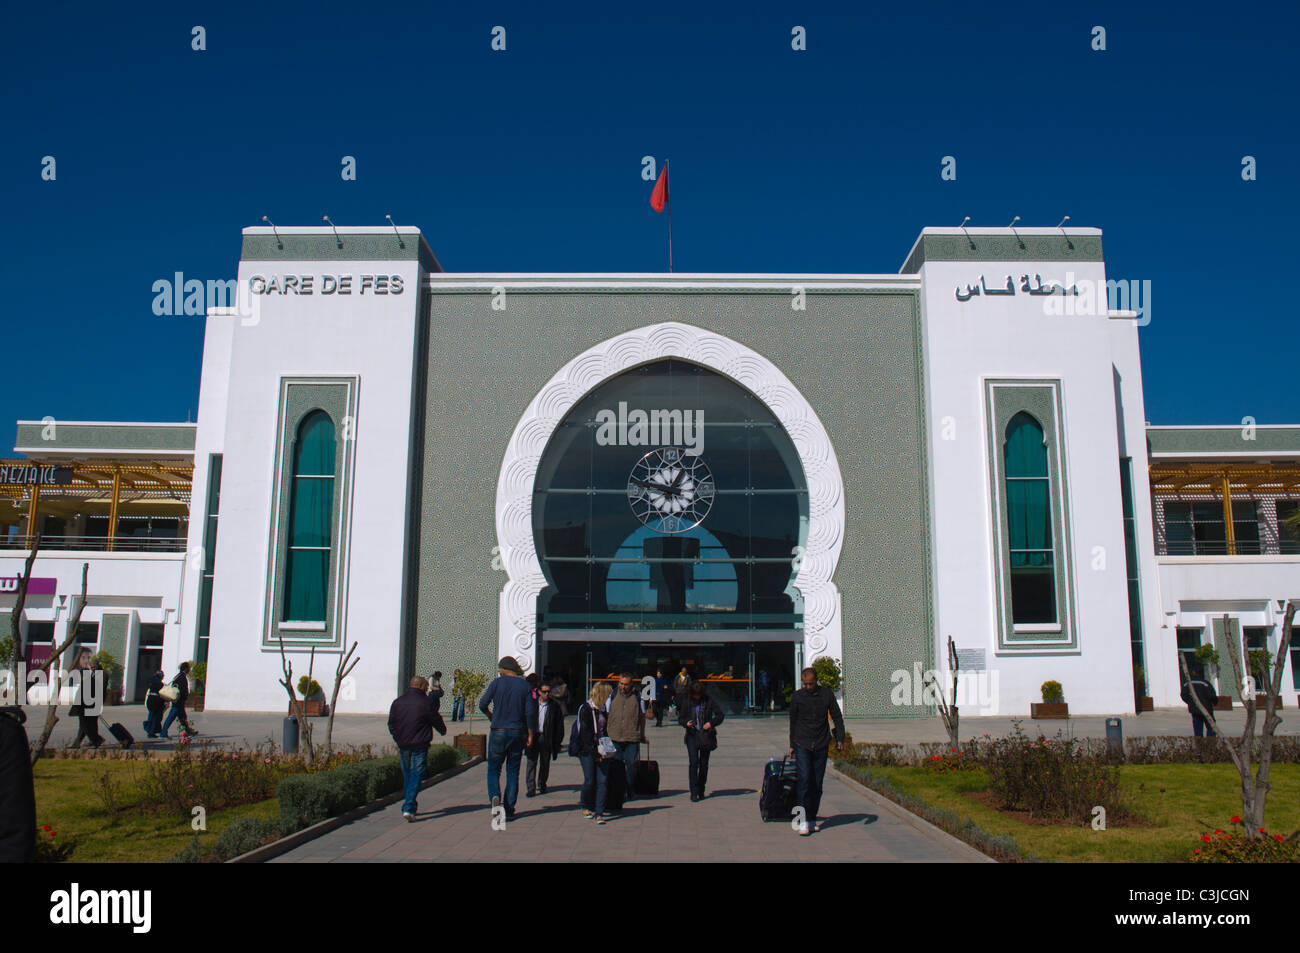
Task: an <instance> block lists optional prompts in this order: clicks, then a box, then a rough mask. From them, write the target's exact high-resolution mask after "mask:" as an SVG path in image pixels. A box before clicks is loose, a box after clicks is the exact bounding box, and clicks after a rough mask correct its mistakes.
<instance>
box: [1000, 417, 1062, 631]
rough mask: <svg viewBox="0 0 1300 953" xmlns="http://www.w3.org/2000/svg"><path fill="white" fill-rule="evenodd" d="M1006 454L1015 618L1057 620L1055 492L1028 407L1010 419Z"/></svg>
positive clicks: (1039, 433) (1037, 428) (1040, 435)
mask: <svg viewBox="0 0 1300 953" xmlns="http://www.w3.org/2000/svg"><path fill="white" fill-rule="evenodd" d="M1002 459H1003V462H1004V465H1005V467H1004V469H1005V474H1006V483H1007V487H1006V489H1007V540H1008V548H1009V549H1010V555H1011V621H1012V623H1013V624H1017V625H1025V624H1029V625H1032V624H1043V623H1048V624H1050V623H1054V622H1056V567H1055V564H1054V561H1053V545H1052V498H1051V481H1050V479H1049V474H1048V464H1047V446H1046V443H1045V442H1044V439H1043V428H1042V425H1040V424H1039V423H1038V421H1037V420H1035V419H1034V418H1033V417H1032V416H1030V415H1029V414H1027V413H1023V412H1021V413H1018V414H1016V415H1015V416H1014V417H1012V418H1011V420H1010V422H1009V423H1008V424H1007V430H1006V443H1004V444H1003V447H1002Z"/></svg>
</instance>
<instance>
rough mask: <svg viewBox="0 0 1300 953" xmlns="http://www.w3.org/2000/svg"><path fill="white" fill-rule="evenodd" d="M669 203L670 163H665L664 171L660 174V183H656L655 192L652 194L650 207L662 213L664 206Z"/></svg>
mask: <svg viewBox="0 0 1300 953" xmlns="http://www.w3.org/2000/svg"><path fill="white" fill-rule="evenodd" d="M667 203H668V163H667V162H665V163H664V170H663V171H662V172H660V173H659V181H658V182H656V183H655V190H654V191H653V192H651V193H650V207H651V208H652V209H654V210H655V211H656V212H662V211H663V210H664V206H665V205H666V204H667Z"/></svg>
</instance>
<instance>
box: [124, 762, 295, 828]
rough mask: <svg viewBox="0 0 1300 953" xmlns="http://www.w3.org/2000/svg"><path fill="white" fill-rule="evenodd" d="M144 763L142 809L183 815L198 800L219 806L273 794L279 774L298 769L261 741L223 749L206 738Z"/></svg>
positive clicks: (210, 807)
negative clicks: (242, 747)
mask: <svg viewBox="0 0 1300 953" xmlns="http://www.w3.org/2000/svg"><path fill="white" fill-rule="evenodd" d="M143 765H144V767H143V770H142V772H141V776H140V779H139V782H138V784H137V787H138V790H139V794H140V809H141V810H142V811H144V812H145V813H148V814H153V813H169V814H175V815H176V816H178V817H185V818H188V817H189V816H190V812H191V810H192V809H193V807H194V805H196V804H202V805H203V806H204V807H205V808H206V809H207V810H208V811H219V810H223V809H225V808H231V807H238V806H240V805H241V804H252V803H254V802H256V801H265V800H266V799H268V798H270V797H273V796H274V795H275V785H276V782H277V781H279V780H280V778H282V777H283V776H284V775H285V774H286V773H294V772H295V771H297V770H301V768H296V767H295V765H294V762H293V761H292V760H289V761H285V760H283V759H277V758H276V757H274V756H273V751H270V750H268V749H266V748H263V747H262V746H258V747H257V748H254V749H252V750H251V751H226V750H224V749H222V748H219V747H217V746H215V745H210V744H203V745H201V746H199V747H197V748H196V747H192V746H182V747H179V748H177V749H176V751H175V752H173V754H172V756H171V757H170V758H159V759H150V760H148V761H145V762H143Z"/></svg>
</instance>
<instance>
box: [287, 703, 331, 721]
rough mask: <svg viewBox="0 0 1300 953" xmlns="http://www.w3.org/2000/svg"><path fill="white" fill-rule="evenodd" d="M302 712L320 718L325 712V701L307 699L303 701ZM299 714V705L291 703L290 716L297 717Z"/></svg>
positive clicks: (309, 716) (307, 715)
mask: <svg viewBox="0 0 1300 953" xmlns="http://www.w3.org/2000/svg"><path fill="white" fill-rule="evenodd" d="M302 713H303V714H304V715H305V716H306V717H308V718H319V717H320V716H321V715H323V714H325V703H324V702H323V701H310V702H308V701H305V702H303V703H302ZM297 715H298V710H297V706H296V705H293V704H292V703H291V704H290V705H289V717H290V718H296V717H297Z"/></svg>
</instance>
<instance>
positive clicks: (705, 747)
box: [695, 708, 718, 751]
mask: <svg viewBox="0 0 1300 953" xmlns="http://www.w3.org/2000/svg"><path fill="white" fill-rule="evenodd" d="M696 712H699V713H700V714H697V715H696V718H702V717H703V718H709V719H710V722H711V720H712V712H711V709H709V708H697V709H696ZM695 745H696V747H697V748H698V749H699V750H700V751H713V750H714V749H715V748H717V747H718V729H717V728H713V727H710V728H704V727H702V725H701V723H700V722H698V721H697V722H696V724H695Z"/></svg>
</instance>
